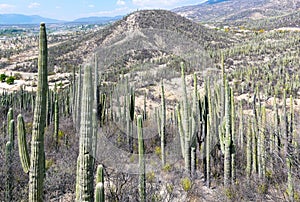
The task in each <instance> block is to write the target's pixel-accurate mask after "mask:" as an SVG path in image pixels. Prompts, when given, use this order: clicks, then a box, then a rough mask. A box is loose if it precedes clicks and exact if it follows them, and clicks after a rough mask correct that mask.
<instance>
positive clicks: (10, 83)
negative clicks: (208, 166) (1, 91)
mask: <svg viewBox="0 0 300 202" xmlns="http://www.w3.org/2000/svg"><path fill="white" fill-rule="evenodd" d="M14 82H15V77H14V76H9V77H7V78H6V83H7V84H9V85H12V84H13V83H14Z"/></svg>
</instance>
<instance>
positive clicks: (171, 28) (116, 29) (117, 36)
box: [98, 10, 231, 69]
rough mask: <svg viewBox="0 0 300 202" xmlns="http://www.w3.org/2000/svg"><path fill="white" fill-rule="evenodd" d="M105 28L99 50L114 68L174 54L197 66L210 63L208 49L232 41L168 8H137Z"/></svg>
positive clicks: (107, 64)
mask: <svg viewBox="0 0 300 202" xmlns="http://www.w3.org/2000/svg"><path fill="white" fill-rule="evenodd" d="M104 32H106V35H105V37H103V42H102V43H101V46H100V48H99V51H98V52H99V55H101V57H102V58H105V60H103V61H102V62H103V64H102V66H106V67H108V68H111V69H121V68H124V67H128V68H130V67H132V66H134V64H137V63H140V64H145V62H146V61H148V62H149V61H153V60H156V61H160V64H163V62H162V61H163V60H166V58H168V59H170V57H171V58H172V59H170V60H172V61H173V60H176V61H177V62H178V61H180V60H185V61H193V62H192V63H193V65H192V64H191V65H192V66H193V67H194V68H197V67H204V66H209V65H208V63H209V62H208V61H209V56H208V54H207V50H208V49H214V48H216V47H224V46H228V45H230V43H231V39H230V38H229V37H228V36H224V35H223V34H224V33H223V32H218V31H216V30H213V29H208V28H206V27H204V26H202V25H200V24H198V23H195V22H193V21H191V20H188V19H186V18H184V17H182V16H180V15H177V14H175V13H173V12H170V11H165V10H143V11H138V12H134V13H132V14H130V15H128V16H126V17H124V18H123V19H122V20H120V21H118V22H116V23H114V24H113V25H112V26H110V27H108V28H107V29H106V30H105V31H104ZM170 60H169V61H170ZM100 63H101V62H100ZM177 64H178V63H177ZM175 66H176V65H175Z"/></svg>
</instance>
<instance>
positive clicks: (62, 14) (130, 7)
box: [0, 0, 204, 20]
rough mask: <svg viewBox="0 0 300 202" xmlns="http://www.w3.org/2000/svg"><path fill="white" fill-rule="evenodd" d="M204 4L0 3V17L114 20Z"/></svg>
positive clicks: (167, 0) (189, 0)
mask: <svg viewBox="0 0 300 202" xmlns="http://www.w3.org/2000/svg"><path fill="white" fill-rule="evenodd" d="M203 1H204V0H198V1H196V0H43V1H42V0H32V1H28V0H0V14H4V13H5V14H7V13H18V14H26V15H41V16H43V17H48V18H55V19H60V20H74V19H77V18H81V17H87V16H116V15H124V14H128V13H130V12H132V11H135V10H137V9H148V8H161V9H172V8H176V7H179V6H185V5H194V4H199V3H201V2H203Z"/></svg>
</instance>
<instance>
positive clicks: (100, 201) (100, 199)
mask: <svg viewBox="0 0 300 202" xmlns="http://www.w3.org/2000/svg"><path fill="white" fill-rule="evenodd" d="M95 189H96V190H95V202H104V201H105V195H104V185H103V183H102V182H99V183H97V185H96V188H95Z"/></svg>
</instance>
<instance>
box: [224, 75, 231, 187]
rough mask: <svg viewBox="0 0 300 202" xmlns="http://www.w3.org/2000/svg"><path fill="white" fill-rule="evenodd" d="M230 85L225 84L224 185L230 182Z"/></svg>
mask: <svg viewBox="0 0 300 202" xmlns="http://www.w3.org/2000/svg"><path fill="white" fill-rule="evenodd" d="M230 94H231V93H230V87H229V85H228V81H226V84H225V137H224V185H229V184H230V179H231V169H232V168H231V166H232V165H231V150H232V148H231V147H232V134H231V132H232V131H231V105H230Z"/></svg>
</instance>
